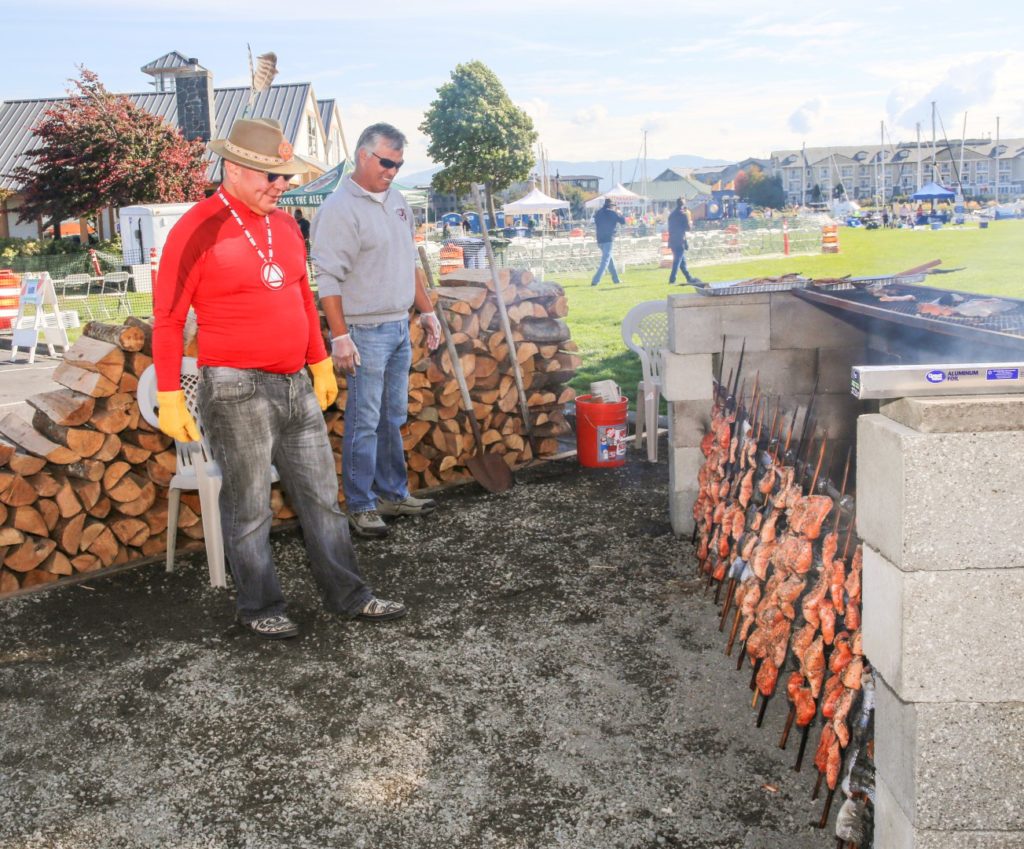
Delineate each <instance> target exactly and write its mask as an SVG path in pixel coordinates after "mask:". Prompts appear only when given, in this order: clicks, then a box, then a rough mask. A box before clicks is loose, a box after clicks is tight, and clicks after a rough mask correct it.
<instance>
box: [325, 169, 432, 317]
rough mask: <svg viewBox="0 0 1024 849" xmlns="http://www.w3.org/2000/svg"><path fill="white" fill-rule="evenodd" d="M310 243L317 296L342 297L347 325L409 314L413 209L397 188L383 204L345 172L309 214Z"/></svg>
mask: <svg viewBox="0 0 1024 849" xmlns="http://www.w3.org/2000/svg"><path fill="white" fill-rule="evenodd" d="M310 242H311V248H310V255H311V258H312V260H313V266H314V268H315V269H316V284H317V290H318V291H319V294H320V297H321V298H323V297H324V296H331V295H341V305H342V308H343V309H344V311H345V323H346V324H379V323H381V322H384V321H398V320H400V319H404V318H407V317H408V314H409V309H410V307H412V304H413V301H414V299H415V297H416V288H415V279H416V277H415V269H416V247H415V243H414V242H413V220H412V210H411V209H409V204H408V203H406V200H405V198H404V197H402V193H401V192H399V191H398V189H389V190H388V191H387V193H386V194H385V195H384V199H383V202H382V201H380V200H378V199H377V198H376V197H374V196H373V195H371V194H370V193H369V192H367V191H366V190H365V189H363V188H361V187H360V186H358V185H357V184H356V183H354V182H353V181H352V178H351V176H349V175H346V176H345V177H343V178H342V181H341V185H339V186H338V188H337V189H336V190H335V191H334V192H333V193H332V194H331V196H330V197H328V198H327V200H326V201H324V204H323V206H321V207H320V210H319V212H317V214H316V215H315V216H314V218H313V225H312V227H311V230H310Z"/></svg>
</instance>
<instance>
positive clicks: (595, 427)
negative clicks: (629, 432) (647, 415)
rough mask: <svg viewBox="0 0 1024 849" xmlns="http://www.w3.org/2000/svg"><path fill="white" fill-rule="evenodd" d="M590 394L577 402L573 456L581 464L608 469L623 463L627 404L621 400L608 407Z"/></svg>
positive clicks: (624, 457) (592, 467) (624, 460)
mask: <svg viewBox="0 0 1024 849" xmlns="http://www.w3.org/2000/svg"><path fill="white" fill-rule="evenodd" d="M592 398H593V396H592V395H580V396H579V397H578V398H577V399H576V455H577V456H578V457H579V460H580V465H581V466H587V467H589V468H591V469H607V468H610V467H612V466H621V465H623V464H624V463H625V462H626V404H627V400H626V398H624V397H620V398H619V400H618V401H613V402H611V403H610V404H606V403H602V402H601V401H593V400H591V399H592Z"/></svg>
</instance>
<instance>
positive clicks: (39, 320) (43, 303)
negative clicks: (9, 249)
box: [11, 271, 70, 363]
mask: <svg viewBox="0 0 1024 849" xmlns="http://www.w3.org/2000/svg"><path fill="white" fill-rule="evenodd" d="M47 308H49V310H47ZM11 327H12V329H13V330H14V339H13V340H12V341H11V362H12V363H13V362H14V360H15V359H16V358H17V356H18V348H25V349H27V350H28V361H29V362H30V363H33V362H35V359H36V346H37V345H38V344H39V341H40V337H42V339H43V340H44V341H45V342H46V348H47V350H48V351H49V352H50V356H51V357H54V356H56V353H55V352H54V350H53V346H54V345H59V346H60V347H62V348H63V349H64V351H67V349H68V347H69V344H70V343H69V342H68V331H67V328H66V327H65V326H64V317H63V316H62V315H61V312H60V309H58V306H57V293H56V292H55V291H54V289H53V280H51V279H50V274H49V272H47V271H40V272H38V273H36V274H24V275H22V278H21V296H20V297H19V298H18V316H17V318H15V319H14V322H13V323H12V324H11Z"/></svg>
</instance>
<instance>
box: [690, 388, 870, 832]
mask: <svg viewBox="0 0 1024 849" xmlns="http://www.w3.org/2000/svg"><path fill="white" fill-rule="evenodd" d="M737 382H738V381H734V382H733V387H732V392H731V393H730V392H729V391H728V389H727V388H726V387H723V386H721V385H720V386H719V392H718V393H716V403H715V407H714V410H713V414H712V425H711V429H710V430H709V432H708V434H707V436H706V437H705V438H704V440H703V443H702V448H703V451H704V454H705V457H706V461H705V463H704V466H703V467H702V469H701V471H700V475H699V484H700V489H699V494H698V497H697V501H696V503H695V504H694V509H693V515H694V519H695V522H696V526H695V530H694V541H695V543H696V545H697V560H698V570H699V572H700V573H701V574H702V575H704V576H706V579H707V583H708V586H709V587H710V586H711V585H712V584H715V583H717V584H718V590H717V591H716V593H715V600H716V602H717V601H718V598H719V595H720V591H721V589H722V588H725V598H724V602H723V604H722V608H721V611H720V614H719V615H720V625H719V627H720V628H724V626H725V625H726V623H727V622H728V617H729V613H730V611H731V610H732V609H733V608H735V613H734V615H733V618H732V626H731V628H730V629H729V637H728V642H727V645H726V654H731V653H732V651H733V647H734V645H735V644H736V643H737V641H738V642H739V644H740V646H741V648H740V652H739V658H738V660H737V667H736V668H737V669H739V668H740V667H741V666H742V664H743V661H744V660H745V659H746V660H748V661H749V664H750V666H751V667H752V674H751V680H750V689H751V690H753V691H754V696H753V699H754V705H755V706H756V704H757V702H758V700H760V702H761V704H760V709H759V712H758V716H757V725H758V726H760V725H761V723H762V721H763V719H764V715H765V710H766V708H767V707H768V704H769V703H770V701H771V700H772V698H773V696H774V695H775V694H776V692H777V689H778V687H779V678H780V675H781V676H783V681H784V683H783V687H784V689H785V691H786V695H787V696H788V698H789V702H790V706H789V713H788V717H787V720H786V724H785V729H784V731H783V734H782V738H781V739H780V741H779V745H780V747H781V748H785V746H786V742H787V740H788V737H789V732H790V729H791V728H792V726H793V724H794V722H795V724H796V726H797V728H799V729H800V730H801V739H800V745H799V751H798V754H797V760H796V764H795V768H796V769H800V766H801V764H802V761H803V756H804V751H805V747H806V744H807V741H808V737H809V735H810V733H811V730H812V728H814V726H815V725H820V731H819V734H818V744H817V747H816V750H815V756H814V764H815V766H816V767H817V769H818V771H819V781H818V786H816V787H815V791H814V795H815V797H816V796H817V793H818V789H819V787H820V784H821V782H822V781H824V782H825V783H826V785H827V788H828V797H827V800H826V805H825V809H824V811H823V813H822V817H821V820H820V823H819V825H820V826H821V827H824V825H825V823H826V821H827V820H828V812H829V808H830V807H831V803H832V798H833V794H834V792H835V789H836V787H837V786H838V785H839V783H840V779H841V777H842V775H843V773H844V760H845V761H846V768H845V771H846V772H847V773H848V772H849V771H850V770H851V769H852V765H853V761H854V756H855V755H856V754H857V753H862V752H865V751H870V745H861V744H862V743H864V736H865V733H866V732H864V728H865V727H866V725H867V720H866V717H867V715H868V713H869V711H870V704H871V700H870V699H867V700H865V699H863V698H862V695H863V692H864V690H865V688H870V686H871V679H870V665H869V664H868V662H867V659H866V658H865V657H864V655H863V650H862V647H861V631H860V604H861V587H860V575H861V547H860V546H859V545H857V546H854V550H853V554H852V558H851V559H850V560H847V558H848V556H849V555H850V546H851V542H852V541H853V527H854V518H853V515H852V504H853V499H852V497H851V496H849V495H848V494H847V493H846V488H847V483H848V477H849V466H850V455H849V454H847V459H846V467H845V471H844V472H843V475H842V483H841V484H840V485H839V486H838V487H837V486H833V485H832V484H831V483H830V482H829V480H828V475H827V471H826V473H825V474H823V473H822V462H823V460H824V457H825V453H826V444H827V434H825V435H822V436H821V437H820V441H818V444H817V450H814V449H815V442H816V440H815V438H814V436H813V433H814V427H813V419H812V411H813V398H812V403H811V405H810V406H809V407H808V409H807V410H806V411H805V414H804V424H803V427H802V433H801V435H800V438H799V441H798V442H796V443H795V444H794V440H793V437H794V430H795V424H796V414H795V413H794V415H793V418H792V420H791V421H790V424H789V427H788V431H787V432H786V433H783V430H784V424H783V422H782V421H781V417H780V405H779V404H778V402H776V409H775V412H774V415H771V416H770V415H769V408H770V403H769V402H768V401H767V400H766V399H764V398H759V397H757V390H756V386H755V391H754V399H753V400H752V402H751V404H750V407H749V408H745V407H744V405H743V399H742V395H743V392H742V391H741V392H740V393H739V395H740V397H739V399H738V400H737V399H736V398H735V395H736V390H737ZM828 465H829V466H831V463H829V464H828ZM844 522H845V527H843V523H844ZM844 538H845V539H844ZM847 563H849V566H847V565H846V564H847ZM855 790H856V788H855Z"/></svg>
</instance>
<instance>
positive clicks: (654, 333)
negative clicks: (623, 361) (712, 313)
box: [622, 301, 668, 463]
mask: <svg viewBox="0 0 1024 849" xmlns="http://www.w3.org/2000/svg"><path fill="white" fill-rule="evenodd" d="M622 341H623V342H625V343H626V347H627V348H629V349H630V350H631V351H634V352H635V353H636V354H637V356H639V357H640V366H641V368H642V369H643V375H644V377H643V380H641V381H640V382H639V383H638V384H637V394H636V446H637V448H640V447H641V446H642V444H643V436H644V434H645V432H646V436H647V459H648V460H650V461H651V462H652V463H654V462H657V460H658V405H659V402H660V400H661V350H662V348H664V347H665V346H666V345H668V304H667V302H666V301H644V302H643V303H641V304H637V305H636V306H635V307H633V309H631V310H630V311H629V312H628V313H626V317H625V318H624V319H623V320H622Z"/></svg>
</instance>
